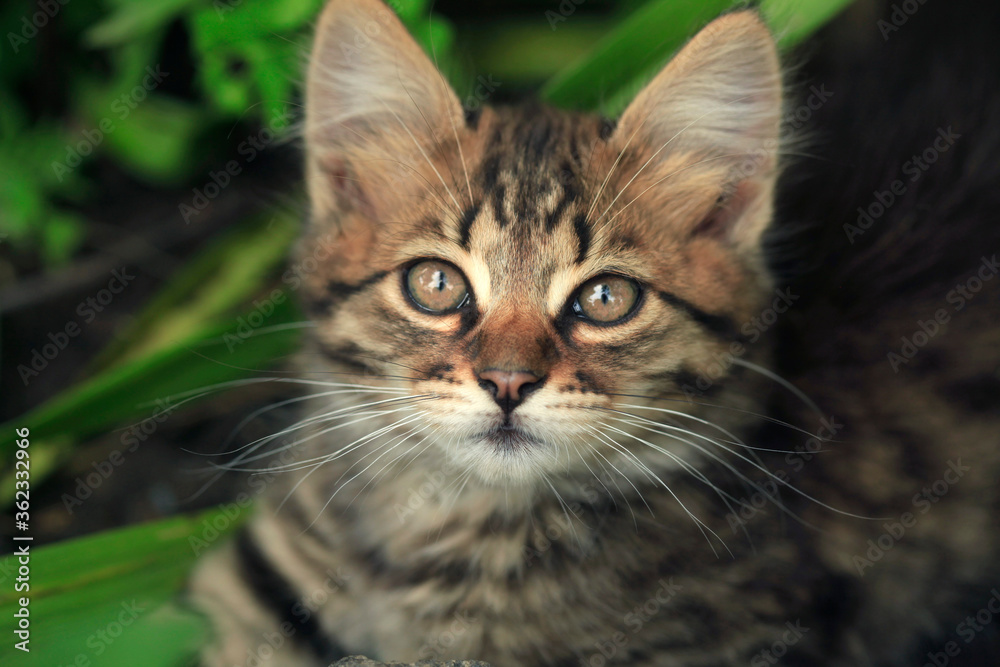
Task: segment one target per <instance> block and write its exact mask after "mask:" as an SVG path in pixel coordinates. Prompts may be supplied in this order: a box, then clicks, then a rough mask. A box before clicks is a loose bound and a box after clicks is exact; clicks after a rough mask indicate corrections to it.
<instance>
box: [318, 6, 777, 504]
mask: <svg viewBox="0 0 1000 667" xmlns="http://www.w3.org/2000/svg"><path fill="white" fill-rule="evenodd" d="M359 35H360V36H362V37H364V39H361V40H359V38H358V36H359ZM779 115H780V85H779V75H778V65H777V59H776V56H775V52H774V46H773V43H772V41H771V37H770V35H769V33H768V32H767V30H766V28H765V27H764V26H763V25H762V24H761V23H760V21H759V19H758V18H757V17H756V15H754V14H752V13H740V14H731V15H729V16H725V17H723V18H721V19H719V20H718V21H716V22H715V23H713V24H711V25H710V26H709V27H708V28H706V29H705V30H704V31H703V32H702V33H700V34H699V35H698V36H697V37H695V39H694V40H692V42H691V43H690V44H688V45H687V46H686V47H685V48H684V50H683V51H682V52H681V53H680V54H679V55H678V56H676V57H675V59H674V60H673V61H672V62H671V63H670V64H669V65H668V66H667V67H666V68H665V69H664V70H663V71H662V72H661V73H660V74H659V75H658V76H657V77H656V78H655V79H654V81H653V82H651V83H650V84H649V85H648V86H647V88H646V89H645V90H644V91H642V92H641V93H640V95H639V96H638V97H637V98H636V100H635V101H634V102H633V104H632V105H631V106H630V107H629V108H628V110H627V111H626V112H625V113H624V115H623V116H622V118H621V119H620V120H619V122H618V123H617V124H613V123H610V122H607V121H605V120H602V119H600V118H597V117H594V116H588V115H582V114H574V113H568V112H562V111H556V110H553V109H548V108H544V107H541V106H538V105H527V106H523V107H516V108H500V109H491V108H486V109H484V110H483V111H482V113H481V114H478V115H472V114H466V113H464V112H463V110H462V108H461V106H460V105H459V103H458V101H457V98H456V97H455V95H454V93H453V92H452V91H451V90H450V89H449V88H448V86H447V84H446V83H445V82H444V80H443V78H442V77H441V75H440V74H439V73H438V72H437V71H436V70H435V69H434V67H433V65H432V64H431V63H430V61H429V60H428V59H427V57H426V56H425V55H424V54H423V53H422V52H421V51H420V49H419V47H418V46H417V45H416V44H415V43H414V42H413V41H412V39H410V38H409V36H408V35H407V34H406V31H405V29H404V28H403V27H402V26H401V25H400V24H399V22H398V21H397V20H396V18H395V16H394V15H393V14H392V13H391V12H390V11H389V10H388V9H387V8H385V7H384V6H382V5H381V4H379V3H378V2H376V1H375V0H362V1H354V2H348V1H347V0H343V1H338V2H333V3H331V4H330V5H329V6H328V8H327V9H326V11H325V13H324V15H323V17H322V19H321V23H320V28H319V31H318V38H317V44H316V46H315V49H314V53H313V58H312V62H311V67H310V74H309V83H308V105H307V120H306V143H307V151H308V174H309V190H310V196H311V200H312V206H313V221H312V224H311V227H310V230H309V232H308V233H307V234H306V237H305V239H304V240H303V243H302V245H301V251H302V252H309V250H310V248H311V247H312V246H314V245H315V244H317V243H321V242H331V248H332V252H333V256H332V257H331V258H330V259H329V260H328V261H326V262H325V263H324V264H323V265H322V266H321V267H320V269H319V270H317V271H316V272H314V273H313V274H311V275H310V276H308V278H307V279H306V281H305V301H306V304H307V306H308V308H309V311H310V313H311V315H312V317H313V318H314V319H315V320H316V322H317V324H318V327H317V333H316V348H317V350H318V351H319V352H320V354H321V356H322V358H323V359H324V363H325V364H329V365H330V367H331V368H333V369H336V370H337V371H340V372H346V373H352V374H356V375H353V376H347V377H349V378H354V377H356V378H357V379H358V380H360V381H363V382H365V383H372V384H379V385H391V386H396V387H403V388H405V389H407V390H408V392H409V394H410V395H411V396H415V397H419V399H415V401H414V402H413V403H411V404H410V405H409V412H406V411H401V412H399V413H398V414H392V415H389V416H387V419H391V420H392V421H395V420H397V419H403V420H405V419H408V418H410V417H412V419H411V421H404V422H403V423H404V424H405V425H408V426H411V427H419V428H420V431H419V434H420V438H422V439H421V440H420V442H421V443H423V442H424V440H426V445H427V447H435V448H438V450H439V452H444V453H445V455H446V456H447V457H448V458H449V460H450V461H452V462H454V463H457V464H458V465H459V466H460V467H461V468H462V469H467V470H470V471H474V472H475V473H476V475H477V476H478V477H479V479H481V480H483V481H486V482H494V483H504V484H535V483H538V482H539V481H540V480H541V479H543V478H544V477H546V476H547V475H551V474H554V473H561V472H573V471H576V470H593V469H594V468H595V467H598V466H605V465H615V462H618V463H619V464H621V465H623V466H626V467H632V468H636V469H639V468H641V467H642V466H643V465H656V466H658V467H661V468H662V467H664V466H667V467H670V466H672V465H673V459H672V458H671V457H670V456H669V454H665V453H664V451H666V452H669V448H670V444H669V443H668V442H664V441H663V438H662V437H661V436H662V435H663V434H659V435H656V437H657V438H659V440H658V441H657V442H658V443H659V444H657V445H656V446H655V447H654V446H652V445H650V446H646V445H643V443H642V440H648V439H649V438H653V437H654V436H652V435H650V434H649V433H648V432H644V433H643V435H641V436H637V434H638V433H641V432H643V431H642V429H640V428H639V427H638V426H637V425H636V424H635V423H632V422H633V421H634V419H633V418H632V416H631V415H633V414H635V409H638V408H637V407H636V406H648V405H649V400H650V399H651V398H654V397H663V396H676V397H678V398H679V399H683V398H684V393H683V391H682V387H683V385H684V383H685V382H691V379H692V378H697V377H699V376H700V377H712V378H715V380H713V382H716V381H720V379H719V375H720V372H719V371H718V370H716V369H718V368H720V366H721V367H722V374H723V375H724V373H725V370H726V368H725V367H726V364H725V363H724V362H720V360H723V359H725V355H726V354H727V353H729V352H730V351H731V350H732V349H733V346H734V345H740V344H741V343H740V341H739V325H740V323H741V322H742V321H744V320H746V319H747V318H748V317H749V316H750V315H752V313H753V312H755V310H756V309H757V308H758V302H759V301H760V298H761V296H762V294H764V293H765V292H766V291H767V289H768V287H769V283H768V278H767V275H766V271H765V270H764V267H763V262H762V259H761V256H760V255H761V253H760V250H759V239H760V234H761V232H762V231H763V229H764V228H765V227H766V225H767V224H768V221H769V218H770V200H771V192H772V188H773V182H774V176H775V157H774V156H775V152H776V148H777V140H778V118H779ZM626 406H632V407H626ZM672 407H676V408H677V409H678V410H685V409H688V408H689V407H690V406H687V407H686V404H685V403H684V402H683V401H679V402H678V403H677V405H676V406H672ZM643 416H644V417H646V418H649V419H653V420H656V419H657V415H656V414H653V413H645V414H644V415H643ZM389 423H390V422H386V423H385V424H381V425H380V426H385V425H386V424H389ZM372 428H373V429H374V428H375V427H372ZM646 431H648V429H646ZM648 444H649V443H648V442H647V445H648ZM421 446H423V445H421ZM657 447H659V448H660V450H661V451H657Z"/></svg>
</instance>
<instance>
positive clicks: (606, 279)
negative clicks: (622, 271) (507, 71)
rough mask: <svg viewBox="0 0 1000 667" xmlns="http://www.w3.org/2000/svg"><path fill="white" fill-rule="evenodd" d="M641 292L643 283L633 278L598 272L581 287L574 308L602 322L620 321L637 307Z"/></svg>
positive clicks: (575, 310) (593, 319) (577, 311)
mask: <svg viewBox="0 0 1000 667" xmlns="http://www.w3.org/2000/svg"><path fill="white" fill-rule="evenodd" d="M639 294H640V290H639V284H638V283H637V282H635V281H634V280H632V279H630V278H624V277H622V276H615V275H610V274H607V275H603V276H597V277H596V278H591V279H590V280H588V281H587V282H585V283H584V284H583V285H582V286H581V287H580V290H579V291H578V292H577V297H576V301H574V302H573V312H574V313H576V314H577V315H579V316H580V317H583V318H586V319H588V320H592V321H594V322H599V323H601V324H611V323H613V322H619V321H621V320H623V319H625V318H626V317H628V316H629V315H631V314H632V313H633V312H634V311H635V309H636V306H637V305H638V303H639Z"/></svg>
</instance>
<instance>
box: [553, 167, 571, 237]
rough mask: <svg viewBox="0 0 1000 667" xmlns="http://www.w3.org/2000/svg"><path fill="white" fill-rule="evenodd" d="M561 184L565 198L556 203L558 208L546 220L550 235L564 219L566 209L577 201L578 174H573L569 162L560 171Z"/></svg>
mask: <svg viewBox="0 0 1000 667" xmlns="http://www.w3.org/2000/svg"><path fill="white" fill-rule="evenodd" d="M559 182H560V183H562V184H563V196H562V197H561V198H560V199H559V201H558V203H556V207H555V208H554V209H552V211H551V212H550V213H549V214H548V216H546V218H545V231H547V232H549V233H550V234H551V233H552V231H553V230H554V229H555V228H556V225H558V224H559V221H560V220H561V219H562V215H563V212H564V211H565V210H566V207H567V206H569V205H570V204H571V203H573V202H574V201H576V197H577V187H576V174H575V173H574V172H573V167H572V165H570V164H569V163H568V162H564V163H563V164H562V167H560V169H559Z"/></svg>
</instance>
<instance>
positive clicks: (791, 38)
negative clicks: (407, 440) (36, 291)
mask: <svg viewBox="0 0 1000 667" xmlns="http://www.w3.org/2000/svg"><path fill="white" fill-rule="evenodd" d="M848 2H849V0H798V1H796V0H763V2H762V3H761V9H762V11H763V12H764V14H765V15H766V16H767V17H768V19H769V21H770V22H771V24H772V25H773V26H774V27H775V30H776V33H777V34H778V35H779V38H780V41H781V43H782V44H783V45H786V46H787V45H791V44H794V43H795V42H797V41H798V40H800V39H802V38H803V37H805V36H806V35H807V34H808V33H809V32H811V31H812V30H814V29H815V28H817V27H818V26H819V25H821V24H822V23H823V22H824V21H826V20H827V19H829V18H830V17H831V16H832V15H833V14H835V13H836V12H837V11H838V10H840V9H841V8H843V7H844V6H845V5H846V4H847V3H848ZM321 4H322V0H155V1H154V0H72V1H68V0H67V1H65V3H64V4H63V3H60V2H59V0H42V2H41V4H40V5H37V6H36V5H34V4H32V3H28V2H7V3H4V4H3V5H2V8H0V35H3V36H4V37H3V42H4V43H3V44H2V45H0V48H3V49H4V51H3V54H2V57H0V174H2V178H0V241H2V242H5V243H10V244H12V245H13V246H14V248H16V249H17V250H18V251H23V252H31V253H37V254H38V255H39V256H40V257H41V258H42V259H43V261H44V263H45V264H46V265H47V266H50V267H52V266H57V265H60V264H65V263H67V262H69V261H71V260H72V259H73V258H74V257H75V253H76V252H77V249H78V248H79V247H80V244H81V242H82V240H83V239H85V238H86V235H87V221H86V220H85V219H84V218H83V217H82V215H81V214H80V213H79V210H81V209H80V208H79V205H80V204H82V203H84V202H86V201H88V197H91V196H92V195H93V192H94V191H95V189H97V188H98V187H100V185H101V184H100V183H99V182H98V181H97V179H96V178H95V176H94V175H93V171H92V170H88V168H87V167H88V166H89V165H92V164H93V163H94V162H96V161H98V160H103V161H106V162H107V163H110V164H113V165H115V167H116V168H117V169H119V170H121V171H123V172H125V173H127V174H129V175H130V176H131V177H132V178H134V179H136V180H138V181H140V182H143V183H146V184H149V185H150V186H153V187H162V188H176V187H179V186H189V185H190V183H191V182H192V181H193V180H197V179H198V178H201V179H204V173H205V171H206V170H208V169H212V168H218V163H217V162H212V160H213V159H216V160H217V158H216V157H213V156H217V155H218V154H219V153H224V151H225V147H226V145H227V144H226V141H227V136H228V133H231V129H232V128H233V127H234V126H235V125H236V124H238V123H243V124H246V125H249V126H254V127H261V126H268V125H272V126H273V125H274V124H273V123H272V121H273V119H274V118H275V117H279V116H285V115H287V112H288V111H289V109H293V110H294V109H297V108H298V107H299V104H300V102H301V97H300V92H299V89H300V85H301V78H302V72H303V71H304V54H305V53H306V51H307V47H308V39H309V31H310V29H311V26H312V25H313V23H314V21H315V17H316V16H317V15H318V13H319V10H320V8H321ZM733 4H736V3H734V2H732V0H711V1H708V2H704V3H693V2H688V1H686V0H625V1H622V2H615V1H614V0H594V1H593V5H595V6H598V7H601V8H602V9H604V10H607V12H608V15H607V18H605V19H599V18H595V17H594V15H590V16H587V15H586V11H585V10H583V9H581V10H580V13H577V9H578V8H580V7H581V6H582V5H583V1H582V0H551V1H546V0H522V1H521V2H519V3H518V5H517V6H518V8H519V11H520V14H518V15H515V16H513V17H507V18H505V19H504V20H503V21H500V22H495V23H494V22H491V21H480V22H479V23H478V24H472V25H471V26H470V28H469V29H468V31H467V33H465V34H463V33H462V32H461V31H456V30H455V28H454V27H453V25H452V24H451V23H450V22H449V21H448V20H446V19H445V18H443V17H441V16H440V15H438V14H436V13H434V12H433V11H432V10H431V0H399V2H397V3H395V4H393V7H394V9H396V11H397V12H398V13H399V14H400V16H401V18H402V19H403V20H404V23H405V24H406V25H407V27H408V28H409V29H410V31H411V32H412V33H413V34H414V35H415V37H417V39H418V40H419V41H420V43H421V44H422V45H423V47H424V48H425V49H426V50H427V52H428V53H430V54H432V55H433V57H434V59H435V61H436V62H437V63H438V64H439V66H440V67H441V69H442V71H444V72H445V73H446V75H447V76H448V77H449V79H450V80H451V81H452V83H453V85H454V86H455V87H456V90H457V92H458V94H459V97H460V98H463V97H464V96H465V94H467V93H468V84H469V81H470V79H472V78H473V77H472V75H470V71H475V72H483V73H491V74H494V75H496V76H497V77H498V78H499V79H500V80H501V81H503V82H504V85H507V86H510V87H512V88H515V89H516V88H517V87H518V85H527V84H530V83H541V82H542V80H544V79H548V81H547V83H545V84H544V85H543V86H542V89H541V95H542V97H543V98H545V99H547V100H548V101H550V102H552V103H555V104H557V105H560V106H565V107H573V108H581V109H589V110H599V111H602V112H603V113H605V114H607V115H614V114H616V113H618V112H620V111H621V110H622V108H623V107H624V106H625V104H626V103H627V101H628V100H629V99H630V98H631V96H632V95H633V94H634V93H635V92H636V90H638V88H639V87H640V86H641V85H642V83H643V82H644V81H645V80H647V79H648V78H649V77H650V76H651V75H652V74H653V73H654V72H655V71H656V70H657V69H658V68H659V67H660V66H662V64H663V62H664V61H665V60H666V59H667V58H668V57H669V55H670V54H671V53H672V52H673V51H674V50H675V49H676V48H677V47H678V46H679V45H680V44H681V43H682V42H683V41H684V40H685V39H686V38H687V37H689V36H690V35H692V34H693V32H694V30H696V29H697V27H699V26H700V25H702V24H703V23H704V22H705V21H707V20H708V19H710V18H711V17H712V16H714V15H715V14H717V13H719V12H720V11H722V10H724V9H727V8H729V7H730V6H731V5H733ZM740 4H743V3H740ZM43 6H44V7H45V8H48V9H40V7H43ZM487 18H489V17H487ZM179 45H180V48H184V49H187V52H186V53H184V54H181V56H182V57H178V54H176V53H172V52H171V49H177V48H179ZM459 45H461V46H462V47H463V49H462V50H461V51H459ZM470 61H471V62H470ZM182 63H190V64H191V65H190V67H189V69H192V70H193V71H188V72H184V71H181V70H180V69H179V68H180V66H181V64H182ZM40 74H41V77H40ZM553 74H554V75H553ZM25 91H30V92H31V93H32V94H25ZM293 115H298V114H297V113H296V114H293ZM287 125H288V124H287V123H281V124H278V125H277V126H276V127H275V129H276V130H278V131H281V130H282V128H287ZM286 131H287V130H286ZM179 218H180V216H179ZM178 222H179V224H180V219H179V220H178ZM297 224H298V223H297V220H296V219H295V216H293V215H291V214H289V213H283V212H279V211H276V212H274V213H273V214H270V215H266V216H263V217H260V218H257V219H250V220H246V221H244V222H243V223H241V224H240V225H239V226H237V227H236V228H235V229H233V230H231V231H230V232H228V233H226V234H224V235H222V236H221V237H219V238H216V239H214V240H212V241H211V242H210V243H208V244H206V245H205V247H203V248H202V249H201V250H200V251H199V252H198V253H197V254H196V255H195V256H193V257H192V258H191V259H190V260H189V261H188V263H187V265H186V266H185V267H184V268H183V269H182V270H180V271H179V272H178V273H177V274H176V275H174V276H173V277H172V278H171V280H170V281H168V283H167V284H166V285H165V286H164V287H163V288H162V290H161V291H160V293H159V294H157V295H156V296H155V297H154V298H152V299H151V300H149V301H148V302H147V304H146V305H145V306H144V308H143V309H142V310H141V311H140V312H139V313H137V314H136V316H135V318H134V319H133V321H132V322H131V324H130V325H128V327H127V328H126V329H124V330H122V331H121V332H119V335H118V336H117V337H116V338H115V339H114V340H112V341H110V343H109V345H108V347H107V348H106V349H105V350H104V352H102V353H101V354H100V355H99V356H98V357H97V358H96V359H94V361H93V362H92V363H91V365H90V367H89V369H88V373H87V377H86V378H85V379H84V380H82V381H81V382H79V383H78V384H76V385H74V386H70V387H67V388H66V389H65V390H64V391H63V392H62V393H60V394H59V395H57V396H55V397H53V398H52V399H51V400H50V401H48V402H47V403H45V404H43V405H41V406H40V407H38V408H37V409H35V410H33V411H31V412H30V413H29V414H26V415H21V416H20V417H18V418H17V419H16V420H13V421H11V422H10V423H8V424H5V425H2V426H0V432H2V433H4V434H5V435H4V436H3V437H2V438H0V502H3V503H4V505H9V504H10V502H11V500H12V498H13V488H14V477H13V470H12V465H11V462H12V458H13V452H14V449H15V445H14V441H13V439H10V438H9V437H8V436H9V434H11V433H13V428H14V427H15V426H18V427H22V426H28V427H29V428H30V429H31V438H32V444H31V456H32V458H31V461H32V484H33V485H34V486H36V487H37V486H38V485H41V484H42V483H44V480H45V478H46V477H47V476H48V475H49V474H51V473H52V472H53V471H54V470H56V469H57V468H58V467H59V466H60V465H61V464H62V463H63V462H64V461H65V460H67V458H68V456H69V454H70V453H71V452H72V451H73V449H74V448H75V447H76V446H78V445H79V444H81V443H83V442H85V441H86V440H87V438H89V437H92V436H94V435H96V434H100V433H102V432H107V431H109V430H111V429H113V428H116V427H120V426H122V425H127V424H129V423H130V422H132V423H133V424H134V423H136V422H137V421H141V420H144V419H148V418H149V417H150V414H151V408H150V405H151V404H153V403H154V402H155V401H157V400H159V401H161V402H163V401H165V402H166V403H167V404H169V405H170V406H172V407H171V409H183V405H184V404H185V403H187V402H191V401H194V400H198V399H202V398H204V397H206V396H209V395H213V394H214V393H215V392H216V391H218V390H222V389H225V388H228V387H232V386H238V385H240V384H242V383H246V382H253V381H255V379H254V378H255V377H256V375H257V374H256V373H255V372H254V371H256V370H265V369H266V368H267V367H268V365H269V364H271V363H272V362H273V360H275V359H281V358H283V357H284V356H285V355H287V354H289V353H290V352H291V351H292V350H293V349H294V348H295V345H296V341H297V334H296V332H297V331H298V328H297V323H298V322H299V321H300V320H301V319H302V317H301V314H300V313H299V312H298V311H297V309H296V307H295V305H294V303H293V300H292V299H291V298H290V297H291V296H292V295H291V294H290V293H289V290H287V289H284V288H283V289H282V292H281V293H282V295H283V297H289V298H282V300H281V301H280V303H279V302H274V303H272V306H273V308H272V309H270V310H269V314H268V315H267V317H266V326H261V327H259V328H255V329H254V331H252V332H250V333H249V334H247V335H244V332H243V330H241V322H245V321H246V319H247V318H249V317H251V316H253V315H254V312H255V310H254V308H255V307H256V306H255V305H252V304H256V303H257V302H256V301H255V298H256V299H261V298H265V296H264V295H266V294H272V295H273V294H274V292H273V282H271V279H272V277H273V275H274V273H275V272H276V271H277V270H278V268H279V267H280V265H281V263H282V262H283V260H284V257H285V255H286V252H287V249H288V247H289V246H290V244H291V243H292V240H293V239H294V237H295V236H296V230H297ZM243 326H245V325H243ZM234 341H235V342H234ZM223 349H226V350H227V352H226V353H225V355H224V356H223V353H222V350H223ZM220 359H224V361H220ZM203 531H204V518H201V517H199V518H195V519H185V518H177V519H171V520H169V521H167V522H163V523H161V524H156V525H151V526H141V527H138V528H129V529H125V530H122V531H114V532H111V533H108V534H104V535H100V536H96V537H90V538H85V539H83V540H79V541H73V542H68V543H65V544H62V545H56V546H53V547H48V548H46V549H44V550H42V551H39V552H38V553H37V555H36V560H35V561H34V568H35V569H34V578H33V580H32V581H33V584H32V585H33V587H34V588H33V596H35V597H33V600H34V601H33V605H34V606H33V613H34V614H35V619H36V623H37V625H36V626H35V628H36V631H37V632H38V633H40V635H39V636H38V637H39V639H40V641H39V644H40V645H44V646H45V647H46V648H45V650H46V653H45V655H44V656H43V657H44V660H45V661H44V662H38V663H35V664H63V663H70V662H71V661H73V660H74V659H75V658H76V656H77V655H79V654H80V652H81V646H83V645H87V641H88V640H89V638H90V637H91V636H92V635H93V633H94V632H95V631H96V630H97V629H100V628H101V627H104V626H105V625H107V623H109V622H110V621H109V620H108V619H112V618H114V616H115V614H117V613H119V612H118V609H117V607H118V605H119V604H120V603H121V602H122V600H126V599H130V598H131V597H132V596H135V597H136V599H141V600H143V601H144V602H143V604H147V606H148V608H149V609H151V610H152V609H154V608H156V609H158V610H156V611H151V612H149V613H145V612H144V613H143V615H142V617H141V618H139V619H138V621H137V623H136V628H138V629H137V630H130V632H128V633H126V634H127V639H123V640H122V641H121V642H119V643H118V644H116V646H115V650H114V651H108V652H107V653H106V654H103V653H102V655H103V657H102V658H101V659H100V660H95V661H94V662H93V664H139V663H140V660H141V664H144V665H149V664H161V665H179V664H184V661H185V660H186V659H187V658H188V657H189V655H190V653H191V650H192V647H193V646H196V645H197V642H198V641H199V640H200V639H201V638H202V637H203V635H204V628H203V626H202V624H201V622H200V621H198V620H197V619H196V618H194V617H192V616H191V615H190V614H189V613H187V612H183V611H181V610H179V609H177V608H174V607H169V606H167V607H164V606H162V605H163V604H164V602H165V601H166V600H168V599H169V598H170V597H171V595H172V594H173V592H174V591H175V590H176V589H177V587H178V585H179V583H180V581H181V580H182V579H183V576H184V573H185V572H186V571H187V569H188V568H189V567H190V564H191V562H192V560H193V557H194V554H193V552H192V551H191V550H190V549H189V548H188V546H189V545H188V539H189V538H190V537H191V536H192V535H198V534H199V533H200V532H203ZM12 565H13V563H12V562H11V561H9V560H8V561H0V572H3V571H6V570H5V568H6V569H9V568H10V567H11V566H12ZM14 605H15V600H14V598H13V597H12V594H11V593H10V590H9V588H7V587H5V588H4V590H2V591H0V613H2V614H4V615H5V616H8V617H9V615H10V613H13V607H14ZM8 653H9V642H8V645H5V647H3V649H0V657H2V661H3V663H4V664H6V662H7V660H8V657H9V655H8ZM87 655H88V656H93V652H90V653H88V654H87ZM137 656H138V657H137ZM152 656H155V659H154V658H153V657H152Z"/></svg>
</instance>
